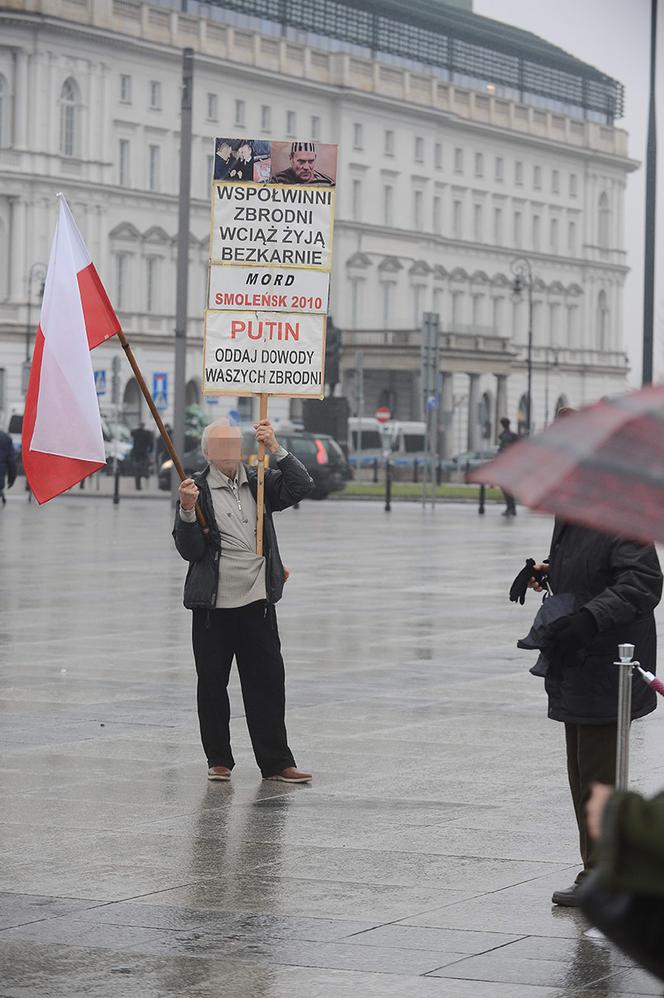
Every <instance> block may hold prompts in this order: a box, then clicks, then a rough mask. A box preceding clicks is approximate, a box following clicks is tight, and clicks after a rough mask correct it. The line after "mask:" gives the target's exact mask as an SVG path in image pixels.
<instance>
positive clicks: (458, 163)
mask: <svg viewBox="0 0 664 998" xmlns="http://www.w3.org/2000/svg"><path fill="white" fill-rule="evenodd" d="M454 172H455V173H463V149H455V150H454Z"/></svg>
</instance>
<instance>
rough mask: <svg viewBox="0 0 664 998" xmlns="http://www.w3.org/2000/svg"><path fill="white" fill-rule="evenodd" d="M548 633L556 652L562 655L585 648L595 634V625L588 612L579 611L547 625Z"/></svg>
mask: <svg viewBox="0 0 664 998" xmlns="http://www.w3.org/2000/svg"><path fill="white" fill-rule="evenodd" d="M549 633H550V635H551V638H552V640H553V643H554V645H555V646H556V649H557V650H558V651H561V652H562V653H563V654H569V653H570V652H575V651H580V650H581V649H582V648H586V647H587V646H588V645H589V644H590V642H591V641H592V639H593V638H594V637H595V635H596V634H597V624H596V622H595V618H594V617H593V615H592V613H591V612H590V610H579V611H578V613H572V614H570V615H569V616H567V617H559V618H558V620H554V621H553V623H552V624H550V625H549Z"/></svg>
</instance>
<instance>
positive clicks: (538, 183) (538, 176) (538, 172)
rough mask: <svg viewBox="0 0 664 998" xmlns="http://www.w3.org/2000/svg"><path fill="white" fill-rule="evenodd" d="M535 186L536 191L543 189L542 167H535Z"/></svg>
mask: <svg viewBox="0 0 664 998" xmlns="http://www.w3.org/2000/svg"><path fill="white" fill-rule="evenodd" d="M533 187H534V188H535V190H536V191H541V189H542V167H541V166H534V167H533Z"/></svg>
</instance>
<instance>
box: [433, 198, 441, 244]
mask: <svg viewBox="0 0 664 998" xmlns="http://www.w3.org/2000/svg"><path fill="white" fill-rule="evenodd" d="M433 231H434V232H435V233H436V235H437V236H440V235H441V234H442V231H443V213H442V205H441V200H440V197H438V196H436V197H434V199H433Z"/></svg>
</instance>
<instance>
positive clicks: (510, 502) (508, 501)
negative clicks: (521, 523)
mask: <svg viewBox="0 0 664 998" xmlns="http://www.w3.org/2000/svg"><path fill="white" fill-rule="evenodd" d="M501 491H502V493H503V496H504V498H505V512H504V513H503V515H504V516H516V505H515V502H514V496H513V495H512V494H511V493H510V492H507V491H506V490H505V489H501Z"/></svg>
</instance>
